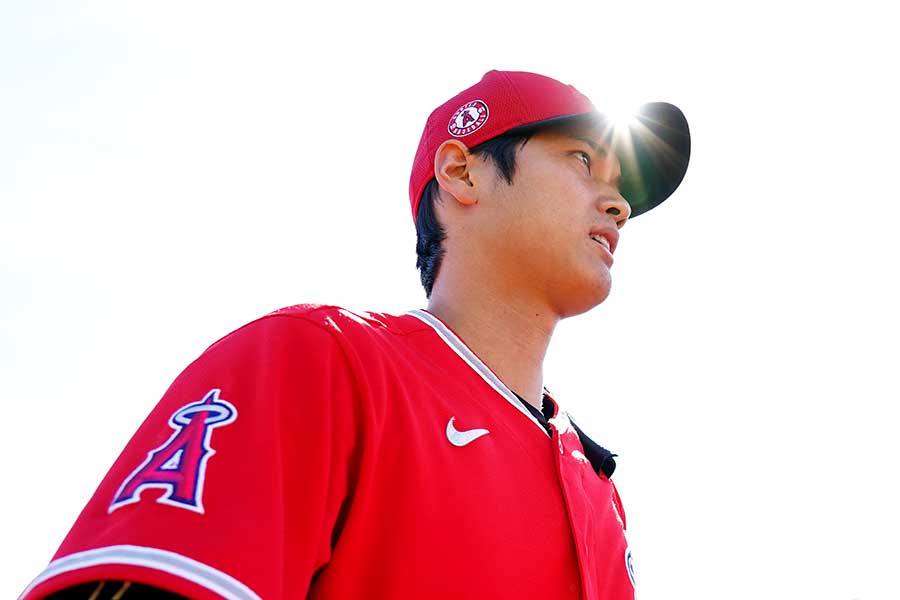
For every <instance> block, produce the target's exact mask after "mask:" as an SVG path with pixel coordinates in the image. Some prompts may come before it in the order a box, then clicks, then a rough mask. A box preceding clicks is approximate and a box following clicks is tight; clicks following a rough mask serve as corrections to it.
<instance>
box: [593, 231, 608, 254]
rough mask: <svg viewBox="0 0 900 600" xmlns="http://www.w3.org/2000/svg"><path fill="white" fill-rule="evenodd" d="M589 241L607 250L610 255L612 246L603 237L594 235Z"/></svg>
mask: <svg viewBox="0 0 900 600" xmlns="http://www.w3.org/2000/svg"><path fill="white" fill-rule="evenodd" d="M591 239H592V240H594V241H595V242H597V243H598V244H600V245H601V246H603V247H604V248H606V249H607V250H609V253H610V254H612V245H611V244H610V243H609V240H608V239H606V236H605V235H599V234H596V233H595V234H594V235H592V236H591Z"/></svg>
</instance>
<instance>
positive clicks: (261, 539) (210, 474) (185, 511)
mask: <svg viewBox="0 0 900 600" xmlns="http://www.w3.org/2000/svg"><path fill="white" fill-rule="evenodd" d="M360 418H361V411H360V410H359V408H358V394H357V392H356V387H355V382H354V377H353V374H352V371H351V368H350V366H349V364H348V362H347V360H346V356H345V354H344V353H343V350H342V346H341V344H340V342H339V339H338V337H337V334H336V332H334V331H330V330H328V329H327V328H325V327H324V326H322V325H320V324H314V323H311V322H307V321H305V320H304V319H302V318H299V317H290V316H277V315H273V316H269V317H265V318H263V319H261V320H259V321H256V322H254V323H251V324H250V325H247V326H245V327H243V328H241V329H239V330H237V331H236V332H234V333H232V334H231V335H229V336H227V337H226V338H224V339H222V340H220V341H219V342H217V343H216V344H214V345H213V346H212V347H210V348H209V349H208V350H207V351H206V352H205V353H204V354H203V355H202V356H201V357H200V358H199V359H197V360H196V361H195V362H194V363H192V364H191V365H190V366H189V367H188V368H187V369H186V370H185V371H184V372H183V373H182V374H181V375H180V376H179V377H178V378H177V379H176V380H175V382H174V383H173V384H172V386H171V387H170V388H169V389H168V390H167V392H166V393H165V395H164V396H163V398H162V400H161V401H160V402H159V404H158V405H157V406H156V408H155V409H154V410H153V412H152V413H151V414H150V415H149V416H148V418H147V419H146V420H145V421H144V423H143V424H142V425H141V426H140V428H139V429H138V431H137V432H136V433H135V435H134V437H133V438H132V439H131V441H130V442H129V443H128V444H127V446H126V447H125V449H124V451H123V452H122V453H121V455H120V456H119V458H118V459H117V460H116V462H115V464H114V465H113V467H112V468H111V469H110V471H109V473H108V474H107V476H106V477H105V478H104V480H103V481H102V483H101V484H100V486H99V488H98V489H97V491H96V492H95V494H94V496H93V497H92V498H91V500H90V501H89V503H88V504H87V506H86V507H85V508H84V510H83V511H82V513H81V515H80V516H79V517H78V519H77V521H76V522H75V524H74V526H73V527H72V529H71V531H70V532H69V534H68V536H67V537H66V538H65V540H64V542H63V543H62V545H61V547H60V548H59V550H58V551H57V553H56V555H55V556H54V559H53V561H52V562H51V563H50V565H49V566H48V567H47V568H46V570H45V571H44V572H43V573H41V574H40V575H39V576H38V577H37V578H36V579H35V580H34V581H33V582H32V583H31V584H30V585H29V587H28V588H27V589H26V590H25V591H24V592H23V594H22V596H21V597H20V600H38V599H40V598H44V597H46V596H47V595H49V594H52V593H53V592H55V591H58V590H60V589H64V588H67V587H70V586H74V585H78V584H81V583H84V582H88V581H98V580H124V581H133V582H136V583H142V584H148V585H152V586H156V587H159V588H162V589H165V590H168V591H171V592H174V593H177V594H180V595H183V596H186V597H189V598H196V599H212V598H228V599H258V598H266V599H267V600H271V599H279V598H303V597H305V596H306V593H307V590H308V587H309V584H310V580H311V579H312V577H313V576H314V574H315V573H316V571H317V570H318V569H320V568H321V567H322V566H323V565H325V564H326V563H327V562H328V560H329V557H330V552H331V548H332V540H333V539H335V538H336V537H337V535H338V534H339V530H340V526H341V514H342V507H343V506H344V504H345V503H347V502H349V493H350V490H351V488H352V481H353V479H354V464H355V463H356V462H357V461H356V459H355V455H356V453H357V448H358V439H359V438H358V435H359V430H360V426H359V423H360Z"/></svg>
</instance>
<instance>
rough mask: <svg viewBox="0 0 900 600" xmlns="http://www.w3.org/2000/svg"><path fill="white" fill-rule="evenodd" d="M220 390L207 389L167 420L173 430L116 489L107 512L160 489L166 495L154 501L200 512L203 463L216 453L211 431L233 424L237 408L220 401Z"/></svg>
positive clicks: (201, 511) (204, 465)
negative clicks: (212, 444)
mask: <svg viewBox="0 0 900 600" xmlns="http://www.w3.org/2000/svg"><path fill="white" fill-rule="evenodd" d="M219 393H220V390H218V389H212V390H209V391H208V392H207V393H206V395H205V396H204V398H203V399H202V400H200V401H198V402H192V403H190V404H186V405H184V406H182V407H181V408H179V409H178V410H176V411H175V412H174V413H173V414H172V416H171V417H170V418H169V426H170V427H171V428H172V429H174V430H175V432H174V433H173V434H172V436H171V437H170V438H169V439H168V440H167V441H166V442H165V443H164V444H163V445H162V446H159V447H158V448H156V449H154V450H151V451H150V452H149V453H148V454H147V459H146V460H145V461H144V462H143V463H141V465H140V466H138V467H137V468H136V469H135V470H134V471H133V472H132V473H131V475H129V476H128V477H127V478H126V479H125V481H124V482H123V483H122V485H121V487H119V491H118V492H116V495H115V497H114V498H113V500H112V503H111V504H110V505H109V511H108V512H110V513H111V512H113V511H114V510H116V509H117V508H121V507H122V506H125V505H126V504H133V503H135V502H139V501H140V499H141V497H140V496H141V492H143V491H144V490H145V489H148V488H161V489H164V490H166V493H165V494H163V495H162V496H160V497H159V498H158V499H157V500H156V501H157V502H159V503H160V504H168V505H169V506H176V507H178V508H184V509H187V510H191V511H194V512H198V513H201V514H202V513H203V512H204V511H203V482H204V479H205V476H206V463H207V461H208V460H209V458H210V457H211V456H212V455H213V454H215V453H216V452H215V450H213V449H212V446H211V445H210V440H211V438H212V433H213V429H215V428H216V427H221V426H224V425H228V424H229V423H233V422H234V420H235V419H237V409H236V408H235V407H234V406H233V405H232V404H231V403H230V402H228V401H227V400H223V399H221V398H219Z"/></svg>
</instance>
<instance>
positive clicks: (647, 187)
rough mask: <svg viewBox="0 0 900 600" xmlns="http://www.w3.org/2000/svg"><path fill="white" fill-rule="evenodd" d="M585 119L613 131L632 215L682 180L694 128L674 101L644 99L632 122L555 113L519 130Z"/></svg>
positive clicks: (659, 200)
mask: <svg viewBox="0 0 900 600" xmlns="http://www.w3.org/2000/svg"><path fill="white" fill-rule="evenodd" d="M581 120H584V121H586V122H588V123H590V124H591V125H593V126H599V127H600V129H601V130H602V131H604V133H605V134H607V135H609V136H610V138H611V141H612V147H613V151H614V152H615V153H616V156H617V157H618V158H619V162H620V163H621V165H622V179H621V183H620V184H619V191H620V192H621V194H622V196H623V197H624V198H625V199H626V200H627V201H628V204H630V205H631V217H632V218H633V217H636V216H638V215H640V214H643V213H645V212H647V211H648V210H650V209H651V208H654V207H656V206H659V205H660V204H662V203H663V201H664V200H665V199H666V198H668V197H669V196H671V195H672V193H673V192H674V191H675V190H676V189H677V188H678V186H679V185H680V184H681V181H682V180H683V179H684V175H685V173H686V172H687V167H688V162H689V160H690V156H691V133H690V129H689V128H688V122H687V119H686V118H685V116H684V114H683V113H682V112H681V110H680V109H679V108H678V107H677V106H674V105H672V104H668V103H666V102H650V103H648V104H644V105H643V106H641V107H640V108H639V109H638V110H637V111H636V112H635V113H634V114H633V115H632V117H631V118H630V119H629V120H628V122H627V125H626V124H618V123H613V122H612V121H611V120H610V119H609V118H608V117H607V116H606V115H604V114H603V113H600V112H597V113H583V114H578V115H566V116H562V117H554V118H552V119H545V120H543V121H538V122H536V123H529V124H528V125H525V126H522V127H518V128H516V129H517V130H533V131H536V130H539V129H543V128H545V127H548V126H551V125H563V124H566V123H568V122H573V123H574V122H577V121H581Z"/></svg>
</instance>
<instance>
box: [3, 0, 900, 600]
mask: <svg viewBox="0 0 900 600" xmlns="http://www.w3.org/2000/svg"><path fill="white" fill-rule="evenodd" d="M78 4H79V5H80V6H79V7H78V8H75V7H74V4H73V3H63V2H57V3H54V2H43V3H34V2H6V3H3V6H2V8H0V395H2V396H0V397H2V403H0V461H2V463H0V468H2V472H3V473H4V484H3V486H4V493H3V499H2V503H3V510H2V511H0V532H2V533H0V538H2V540H3V542H2V547H0V564H2V567H0V597H4V598H11V597H15V596H16V595H17V594H18V593H19V592H20V591H21V590H22V589H23V588H24V587H25V585H26V584H27V583H28V582H29V581H30V580H31V578H32V577H33V576H34V575H36V574H37V573H38V572H39V571H40V570H41V569H42V568H43V566H44V565H45V564H46V563H47V561H48V560H49V559H50V557H51V556H52V554H53V553H54V551H55V550H56V548H57V546H58V544H59V543H60V542H61V541H62V538H63V536H64V535H65V533H66V532H67V530H68V528H69V526H70V525H71V523H72V522H73V520H74V519H75V517H76V516H77V514H78V512H79V511H80V510H81V507H82V506H83V504H84V503H85V502H86V501H87V499H88V498H89V496H90V495H91V494H92V493H93V491H94V489H95V487H96V485H97V484H98V483H99V481H100V479H101V477H102V476H103V474H104V473H105V472H106V470H107V469H108V468H109V466H110V465H111V464H112V462H113V460H114V459H115V458H116V456H117V455H118V453H119V451H120V449H121V447H122V446H123V445H124V444H125V442H126V441H127V440H128V438H129V437H130V436H131V434H132V432H133V431H134V429H135V428H136V427H137V426H138V425H139V423H140V422H141V421H142V420H143V418H144V416H145V415H146V414H147V412H148V411H149V410H150V409H151V408H152V407H153V405H154V404H155V403H156V401H157V400H158V399H159V397H160V396H161V395H162V393H163V391H164V390H165V388H166V387H167V386H168V384H169V382H170V381H171V380H172V379H173V378H174V377H175V376H176V375H177V374H178V373H179V371H180V370H181V369H182V368H183V367H184V366H185V365H187V363H189V362H190V361H191V360H192V359H193V358H194V357H196V356H197V355H198V354H199V353H200V352H202V351H203V349H204V348H206V346H208V345H209V344H210V343H211V342H213V341H214V340H216V339H217V338H219V337H220V336H222V335H223V334H225V333H227V332H229V331H231V330H232V329H234V328H236V327H238V326H240V325H241V324H243V323H244V322H246V321H248V320H251V319H253V318H255V317H256V316H259V315H261V314H264V313H266V312H268V311H270V310H272V309H275V308H278V307H280V306H285V305H289V304H294V303H297V302H323V303H332V304H340V305H344V306H347V307H349V308H353V309H358V310H366V309H373V310H382V311H386V312H402V311H405V310H407V309H410V308H416V307H421V306H423V305H424V294H423V293H422V291H421V288H420V287H419V284H418V277H417V273H416V271H415V269H414V263H415V258H414V250H413V248H414V242H415V235H414V230H413V227H412V223H411V219H410V215H409V207H408V203H407V179H408V174H409V167H410V164H411V160H412V156H413V153H414V151H415V148H416V144H417V142H418V137H419V134H420V132H421V128H422V126H423V125H424V121H425V118H426V117H427V115H428V113H429V112H430V111H431V109H432V108H433V107H435V106H437V105H438V104H439V103H441V102H443V101H444V100H445V99H446V98H448V97H450V96H451V95H453V94H455V93H456V92H458V91H459V90H461V89H463V88H464V87H467V86H468V85H471V84H472V83H474V82H475V81H477V80H478V79H479V78H480V77H481V75H482V74H483V73H484V72H485V71H487V70H489V69H491V68H502V69H516V70H530V71H536V72H541V73H545V74H547V75H551V76H554V77H556V78H557V79H560V80H563V81H566V82H568V83H573V84H575V85H576V86H577V87H579V88H580V89H581V90H582V91H583V92H585V93H586V94H587V95H588V96H590V97H591V98H593V99H594V101H595V103H596V104H598V105H611V104H617V103H622V102H639V101H648V100H667V101H671V102H673V103H675V104H678V105H679V106H681V107H682V109H683V110H684V112H685V113H686V114H687V116H688V119H689V120H690V122H691V127H692V133H693V144H694V145H693V156H692V158H691V166H690V169H689V171H688V175H687V178H686V179H685V182H684V184H683V185H682V186H681V188H680V189H679V190H678V192H677V193H676V195H675V196H674V197H673V198H672V199H670V200H669V201H668V202H667V203H666V204H665V205H663V206H662V207H660V208H658V209H657V210H654V211H653V212H651V213H649V214H648V215H645V216H642V217H640V218H638V219H637V220H635V221H634V222H632V223H630V224H629V225H628V227H627V228H626V229H625V230H624V231H623V237H622V241H621V244H620V246H619V251H618V252H617V253H616V266H615V269H614V278H615V282H614V289H613V293H612V295H611V297H610V299H609V300H608V301H607V302H606V303H605V304H604V305H603V306H601V307H599V308H598V309H596V310H594V311H593V312H591V313H590V314H588V315H585V316H582V317H577V318H575V319H572V320H570V321H568V322H566V323H564V324H563V325H562V326H561V328H560V329H559V331H558V334H557V336H556V338H555V339H554V343H553V346H552V347H551V354H550V356H549V360H548V363H547V365H546V373H545V382H546V383H547V386H548V387H549V388H550V389H551V390H553V392H554V394H555V395H556V396H557V397H558V398H559V399H560V400H561V402H562V403H563V404H564V405H566V406H567V407H568V408H569V409H570V412H572V413H573V414H574V415H575V416H577V417H579V418H580V421H581V422H582V424H583V425H584V426H585V428H586V429H588V430H589V431H590V432H591V433H592V434H593V435H594V437H596V438H597V439H598V440H600V441H601V442H603V443H605V444H606V445H607V446H608V447H610V448H612V449H614V450H616V451H617V452H618V453H619V454H620V455H621V458H620V460H619V471H617V474H616V478H617V482H618V485H619V488H620V491H621V493H622V495H623V498H624V500H625V505H626V510H627V512H628V519H629V525H630V536H629V541H630V543H631V547H632V549H633V551H634V555H635V566H636V572H637V577H638V593H639V598H641V599H643V600H647V599H654V598H666V599H667V600H679V599H688V598H690V599H692V600H697V599H707V598H708V599H713V598H715V599H721V598H729V599H732V598H734V599H744V598H747V599H750V598H766V599H772V600H777V599H788V598H790V599H794V598H810V599H813V598H815V599H834V600H851V599H859V600H876V599H887V598H900V568H898V565H900V510H898V507H900V491H898V483H897V462H896V461H897V457H898V456H900V442H898V439H900V436H898V435H897V431H896V430H897V426H898V419H897V410H896V406H897V403H898V400H900V393H898V386H897V371H896V368H897V363H898V360H897V359H898V349H897V340H898V339H900V320H898V317H897V307H898V305H900V293H898V290H897V286H896V279H897V275H898V269H897V262H898V258H900V252H898V250H897V246H896V242H895V237H896V228H897V224H898V222H900V198H898V191H897V189H898V186H897V183H896V181H895V180H894V177H892V176H891V174H892V173H893V174H895V173H897V172H898V167H897V164H898V158H900V156H898V154H900V153H898V151H897V142H896V141H897V139H898V136H900V125H898V118H897V108H896V107H897V106H898V103H900V94H898V91H897V75H896V72H897V71H896V58H897V56H898V47H897V46H898V45H897V42H896V31H895V28H894V21H892V19H889V18H888V16H887V15H886V14H879V13H878V12H876V11H875V10H873V9H871V8H870V7H873V6H874V5H875V3H870V2H866V1H857V2H853V3H849V4H848V3H840V4H833V3H829V2H825V3H812V2H810V3H802V2H795V3H791V2H785V1H779V2H771V3H769V2H753V3H744V4H742V5H736V4H734V3H724V2H723V3H717V4H713V3H694V4H692V3H690V2H688V3H685V2H671V1H666V2H621V1H620V2H616V3H614V4H607V3H602V2H591V3H590V4H586V3H585V4H579V3H574V2H573V3H566V2H562V3H560V2H557V3H551V4H549V5H548V4H546V3H541V4H534V5H532V4H530V3H527V2H521V1H520V2H514V3H508V4H505V5H504V4H503V3H499V2H497V3H489V2H482V3H479V2H466V3H464V2H456V3H445V4H438V3H426V2H419V3H415V4H410V5H409V6H406V7H400V6H399V5H394V4H391V3H364V4H363V3H361V6H360V7H352V6H351V5H349V4H347V3H340V2H336V3H333V4H329V3H326V2H309V3H305V4H304V5H302V6H301V3H299V2H295V3H285V4H284V5H282V4H266V3H261V2H245V3H235V2H221V1H219V2H199V1H193V2H170V1H162V2H153V3H127V4H126V3H122V2H82V3H78ZM701 5H702V8H701ZM551 8H552V10H550V9H551Z"/></svg>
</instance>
